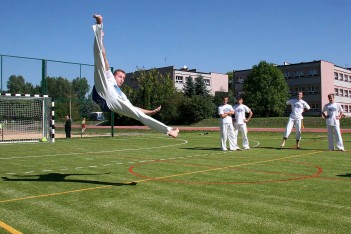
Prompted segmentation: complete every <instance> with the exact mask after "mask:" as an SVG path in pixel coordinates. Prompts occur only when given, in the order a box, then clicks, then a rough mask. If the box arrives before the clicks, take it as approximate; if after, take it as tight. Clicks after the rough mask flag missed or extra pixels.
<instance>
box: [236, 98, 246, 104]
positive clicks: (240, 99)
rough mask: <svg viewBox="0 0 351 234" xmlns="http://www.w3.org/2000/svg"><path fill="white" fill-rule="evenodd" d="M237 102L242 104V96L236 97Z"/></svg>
mask: <svg viewBox="0 0 351 234" xmlns="http://www.w3.org/2000/svg"><path fill="white" fill-rule="evenodd" d="M237 102H238V104H240V105H241V104H243V102H244V98H243V97H238V100H237Z"/></svg>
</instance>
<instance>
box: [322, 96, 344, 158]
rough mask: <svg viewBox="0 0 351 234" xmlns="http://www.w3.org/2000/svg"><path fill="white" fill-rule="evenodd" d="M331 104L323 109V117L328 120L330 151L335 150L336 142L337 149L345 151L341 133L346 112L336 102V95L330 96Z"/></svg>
mask: <svg viewBox="0 0 351 234" xmlns="http://www.w3.org/2000/svg"><path fill="white" fill-rule="evenodd" d="M328 100H329V103H327V104H325V105H324V107H323V112H322V115H323V117H324V118H325V119H326V124H327V129H328V144H329V150H334V149H335V148H334V141H335V143H336V149H338V150H340V151H345V148H344V144H343V141H342V137H341V132H340V119H341V118H342V116H343V112H344V110H343V109H342V107H341V105H340V104H339V103H336V102H335V100H334V94H329V95H328Z"/></svg>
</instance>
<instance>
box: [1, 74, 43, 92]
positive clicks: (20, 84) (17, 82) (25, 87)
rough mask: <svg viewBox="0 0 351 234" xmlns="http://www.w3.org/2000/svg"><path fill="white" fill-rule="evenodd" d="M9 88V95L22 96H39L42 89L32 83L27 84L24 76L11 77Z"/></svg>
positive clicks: (8, 83)
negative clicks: (18, 94)
mask: <svg viewBox="0 0 351 234" xmlns="http://www.w3.org/2000/svg"><path fill="white" fill-rule="evenodd" d="M7 88H8V92H9V93H22V94H39V93H40V87H39V86H35V87H34V86H33V85H32V84H31V83H28V82H25V79H24V77H23V76H21V75H20V76H16V75H11V76H10V77H9V80H8V81H7Z"/></svg>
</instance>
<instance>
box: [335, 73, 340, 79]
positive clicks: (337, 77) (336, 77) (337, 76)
mask: <svg viewBox="0 0 351 234" xmlns="http://www.w3.org/2000/svg"><path fill="white" fill-rule="evenodd" d="M338 79H339V75H338V73H337V72H334V80H338Z"/></svg>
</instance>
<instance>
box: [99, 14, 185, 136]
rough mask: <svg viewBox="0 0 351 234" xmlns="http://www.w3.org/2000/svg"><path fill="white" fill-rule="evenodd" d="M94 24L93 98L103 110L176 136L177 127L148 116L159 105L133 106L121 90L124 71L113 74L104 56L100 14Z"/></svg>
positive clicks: (157, 109) (153, 112)
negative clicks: (148, 106) (150, 108)
mask: <svg viewBox="0 0 351 234" xmlns="http://www.w3.org/2000/svg"><path fill="white" fill-rule="evenodd" d="M93 17H94V18H95V19H96V24H95V25H93V30H94V35H95V38H94V62H95V64H94V65H95V69H94V83H95V86H94V87H93V100H94V101H95V102H96V103H97V104H98V105H99V106H100V108H101V109H102V110H103V111H113V112H116V113H118V114H121V115H125V116H128V117H131V118H133V119H136V120H138V121H140V122H141V123H143V124H144V125H146V126H148V127H150V128H152V129H154V130H156V131H159V132H161V133H164V134H168V135H169V136H171V137H173V138H176V137H177V136H178V133H179V129H178V128H175V129H174V128H172V127H169V126H166V125H165V124H163V123H161V122H159V121H157V120H156V119H154V118H152V117H150V116H149V115H153V114H155V113H157V112H159V111H160V109H161V107H158V108H156V109H155V110H145V109H142V108H139V107H135V106H133V104H131V103H130V101H129V100H128V98H127V96H126V95H125V94H124V93H123V92H122V90H121V89H120V87H121V86H122V84H123V82H124V79H125V76H126V73H125V72H124V71H123V70H121V69H118V70H116V71H115V72H114V73H113V74H112V72H111V70H110V67H109V63H108V60H107V57H106V51H105V47H104V44H103V36H104V32H103V24H102V16H101V15H94V16H93Z"/></svg>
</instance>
